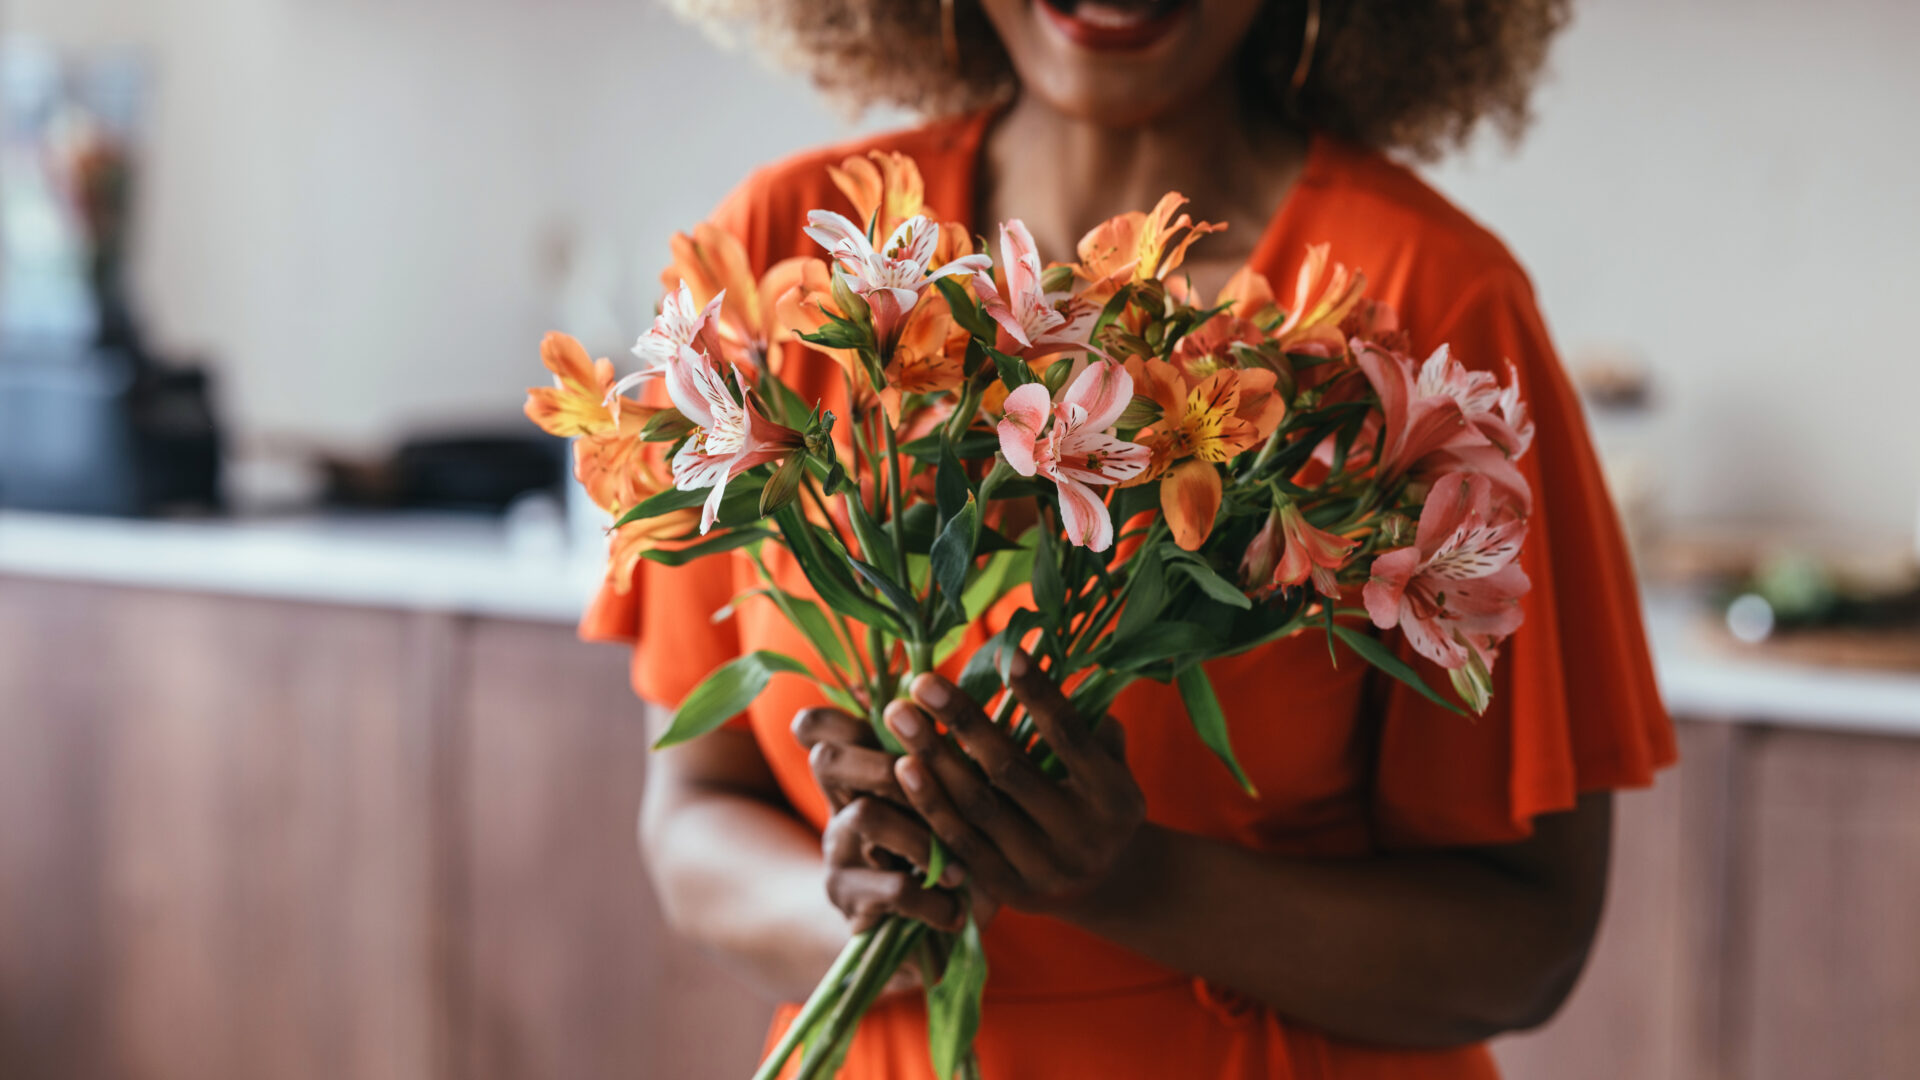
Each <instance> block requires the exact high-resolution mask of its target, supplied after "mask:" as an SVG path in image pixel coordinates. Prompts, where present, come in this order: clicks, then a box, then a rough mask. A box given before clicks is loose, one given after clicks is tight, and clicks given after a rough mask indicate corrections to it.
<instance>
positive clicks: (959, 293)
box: [933, 277, 998, 341]
mask: <svg viewBox="0 0 1920 1080" xmlns="http://www.w3.org/2000/svg"><path fill="white" fill-rule="evenodd" d="M933 284H934V287H935V288H937V289H939V290H940V295H941V296H943V297H945V298H946V301H947V310H949V311H951V312H953V321H954V322H957V323H959V324H960V326H961V328H962V329H964V330H966V332H967V333H969V334H972V335H973V336H974V337H977V338H981V339H983V340H985V341H992V340H994V339H995V338H996V337H997V336H998V335H997V334H996V332H995V330H994V325H995V324H994V321H993V319H992V318H990V317H989V316H988V315H987V313H986V312H984V311H982V310H980V305H978V304H976V303H974V301H973V297H972V296H969V295H968V294H967V287H966V286H965V285H962V284H961V283H960V281H959V279H958V278H952V277H943V278H940V279H939V280H937V281H935V282H934V283H933Z"/></svg>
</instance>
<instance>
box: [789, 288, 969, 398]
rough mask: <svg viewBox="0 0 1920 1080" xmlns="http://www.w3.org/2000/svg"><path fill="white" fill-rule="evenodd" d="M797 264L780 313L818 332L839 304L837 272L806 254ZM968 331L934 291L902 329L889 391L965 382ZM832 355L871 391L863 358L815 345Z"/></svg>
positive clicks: (807, 330)
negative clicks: (834, 277)
mask: <svg viewBox="0 0 1920 1080" xmlns="http://www.w3.org/2000/svg"><path fill="white" fill-rule="evenodd" d="M801 262H802V263H803V265H801V266H800V267H798V268H797V270H798V272H797V274H796V275H795V282H796V283H795V285H794V287H793V288H791V289H789V290H788V291H787V292H786V293H785V295H783V296H782V297H781V298H780V301H779V304H778V308H779V314H778V318H779V319H780V321H781V322H782V323H784V324H785V325H787V326H790V327H794V328H795V329H796V330H797V331H799V332H803V333H812V332H813V331H815V330H818V329H819V328H820V327H822V326H825V325H826V323H827V316H828V314H829V313H832V314H836V315H837V314H839V311H838V309H836V308H835V307H834V304H833V295H832V276H831V271H829V270H828V269H827V264H826V263H824V262H821V261H820V260H819V259H803V260H801ZM967 339H968V335H967V332H966V330H965V329H964V328H963V327H961V326H960V324H958V323H956V322H954V321H953V313H952V309H950V308H948V307H947V301H946V298H945V297H940V296H928V297H926V298H924V299H922V300H921V301H920V302H919V303H918V304H915V305H914V306H913V310H912V311H909V312H908V313H907V317H906V321H905V322H904V323H903V324H902V325H901V328H900V340H899V341H898V342H897V343H895V345H894V347H893V355H892V357H891V358H890V360H889V362H888V366H887V383H888V385H887V386H886V387H884V388H883V390H889V391H903V392H906V393H912V394H930V393H934V392H935V391H939V390H952V389H954V388H956V387H958V386H959V385H960V383H961V382H962V376H961V365H962V363H963V362H964V361H965V359H966V353H967ZM808 347H809V348H812V349H814V350H816V351H818V352H822V353H825V354H827V355H828V356H830V357H832V358H833V359H834V361H835V362H836V363H838V364H839V365H840V366H841V367H843V368H845V369H846V370H847V371H848V372H849V373H850V374H851V375H852V376H853V380H854V385H855V386H856V387H858V388H860V389H862V390H869V389H871V388H870V387H868V386H867V373H866V369H865V367H863V366H862V365H861V363H860V361H859V359H858V358H857V357H855V355H854V354H853V353H852V352H851V351H850V350H847V349H826V348H821V347H820V346H818V345H809V346H808Z"/></svg>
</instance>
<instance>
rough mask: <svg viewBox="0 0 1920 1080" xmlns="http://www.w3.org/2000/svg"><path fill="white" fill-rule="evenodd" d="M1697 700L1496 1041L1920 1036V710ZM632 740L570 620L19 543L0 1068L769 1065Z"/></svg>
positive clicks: (1625, 797) (119, 1075)
mask: <svg viewBox="0 0 1920 1080" xmlns="http://www.w3.org/2000/svg"><path fill="white" fill-rule="evenodd" d="M1680 736H1681V748H1682V755H1683V765H1682V766H1681V767H1680V768H1679V769H1676V770H1671V771H1669V772H1668V773H1666V774H1664V775H1663V776H1662V777H1661V779H1660V782H1659V784H1658V785H1657V786H1656V787H1655V788H1654V789H1652V790H1651V791H1648V792H1633V793H1625V794H1622V795H1621V796H1619V797H1618V799H1617V800H1616V806H1617V822H1618V824H1617V830H1616V842H1615V869H1614V875H1613V884H1612V888H1611V893H1610V896H1609V902H1608V909H1607V914H1606V919H1605V922H1604V924H1603V927H1602V931H1601V936H1600V940H1599V943H1598V946H1597V949H1596V952H1595V955H1594V957H1593V960H1592V962H1591V964H1590V966H1589V969H1588V971H1587V973H1586V975H1585V977H1584V978H1583V980H1582V982H1581V985H1580V987H1579V988H1578V989H1577V990H1576V992H1575V995H1574V997H1573V999H1572V1001H1571V1002H1570V1004H1569V1005H1568V1007H1567V1008H1566V1009H1565V1010H1563V1012H1562V1013H1561V1015H1560V1016H1559V1017H1557V1018H1556V1019H1555V1020H1554V1021H1553V1022H1552V1023H1550V1024H1548V1025H1547V1026H1546V1027H1545V1028H1543V1029H1542V1030H1541V1031H1538V1032H1533V1033H1529V1034H1526V1035H1522V1036H1517V1037H1514V1038H1510V1039H1506V1040H1502V1041H1501V1042H1500V1043H1499V1044H1498V1045H1497V1046H1496V1053H1497V1054H1498V1055H1499V1057H1500V1058H1501V1060H1502V1062H1503V1065H1504V1067H1505V1068H1506V1070H1507V1073H1508V1076H1509V1078H1510V1080H1615V1078H1619V1077H1634V1078H1635V1080H1733V1078H1742V1080H1745V1078H1752V1080H1787V1078H1791V1080H1825V1078H1833V1080H1841V1078H1847V1080H1852V1078H1857V1077H1866V1078H1880V1077H1908V1076H1920V739H1898V738H1885V737H1880V738H1870V737H1864V736H1855V735H1846V734H1838V733H1823V732H1814V731H1801V730H1794V731H1788V730H1779V729H1769V728H1764V727H1755V726H1747V725H1740V724H1728V723H1720V722H1696V723H1683V724H1682V725H1681V732H1680ZM646 756H647V752H646V747H645V739H644V735H643V733H642V731H641V724H640V719H639V716H638V706H637V704H636V702H635V700H634V698H633V697H632V694H631V692H630V691H629V690H628V688H627V672H626V662H625V657H624V656H622V655H621V654H620V652H619V650H614V649H606V648H590V647H586V646H582V645H581V644H579V643H578V642H577V641H576V640H575V639H574V636H573V634H572V632H571V630H570V629H569V628H567V627H563V626H555V625H547V624H535V623H524V622H514V621H508V620H493V619H479V620H476V619H468V618H460V617H454V616H448V615H440V614H421V613H409V612H399V611H379V610H366V609H356V608H346V607H327V606H323V605H312V604H300V603H291V602H274V601H263V600H246V599H232V598H221V597H212V596H203V595H191V594H179V593H165V592H153V591H143V590H138V589H125V588H114V587H107V586H95V585H82V584H69V583H54V582H44V581H33V580H25V579H14V578H6V577H0V1077H4V1078H5V1080H175V1078H178V1080H229V1078H231V1080H301V1078H308V1077H311V1078H314V1080H320V1078H323V1077H324V1078H326V1080H360V1078H376V1080H387V1078H396V1080H398V1078H405V1080H416V1078H435V1080H468V1078H474V1080H519V1078H527V1080H571V1078H576V1077H577V1078H581V1080H598V1078H603V1077H637V1078H655V1077H658V1078H662V1080H704V1078H708V1077H714V1078H719V1080H726V1078H730V1077H733V1078H737V1077H741V1076H745V1075H747V1073H748V1072H749V1071H750V1067H751V1062H752V1060H753V1058H754V1056H755V1054H756V1052H757V1051H758V1049H759V1046H760V1041H761V1037H762V1034H763V1032H764V1030H765V1024H766V1018H767V1013H768V1009H767V1007H766V1006H765V1005H764V1004H762V1003H760V1002H758V1001H756V1000H755V999H754V998H753V996H752V995H751V993H750V992H749V991H748V990H747V989H746V988H745V987H744V986H743V985H742V984H740V983H738V982H737V981H735V980H734V979H733V978H731V977H730V976H728V975H727V974H726V973H725V972H724V971H722V970H721V969H720V968H719V967H718V966H716V965H715V964H713V963H712V962H710V961H709V960H708V959H707V958H705V957H703V956H702V955H700V954H699V953H698V952H696V951H695V950H693V949H691V948H690V947H688V946H687V945H685V944H684V943H682V942H679V941H677V940H675V939H674V938H673V937H672V936H671V935H670V934H669V933H668V932H667V931H666V929H665V928H664V926H663V925H662V923H661V920H660V917H659V914H658V911H657V909H656V908H655V906H654V901H653V897H652V895H651V892H650V890H649V889H648V887H647V882H646V880H645V876H644V874H643V872H642V870H641V867H640V863H639V860H638V859H637V858H636V857H635V852H634V814H635V811H636V809H637V808H638V805H639V799H640V788H641V784H642V782H643V778H644V771H645V765H646Z"/></svg>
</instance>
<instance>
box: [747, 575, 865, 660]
mask: <svg viewBox="0 0 1920 1080" xmlns="http://www.w3.org/2000/svg"><path fill="white" fill-rule="evenodd" d="M767 591H768V592H769V593H773V594H776V595H774V597H773V599H774V600H775V601H776V602H777V603H779V604H780V605H781V608H782V610H783V611H784V612H785V613H786V615H787V618H788V620H789V621H791V622H792V623H793V624H794V625H795V626H798V627H799V628H800V632H801V633H803V634H805V635H807V641H808V642H810V643H811V644H812V645H813V648H814V651H815V652H818V653H819V654H820V655H821V657H822V658H824V659H825V660H826V661H827V663H829V664H832V665H833V666H834V667H837V668H844V667H846V666H847V650H846V649H845V648H844V647H843V646H842V645H841V644H840V638H839V637H838V636H836V635H835V634H834V632H833V623H832V621H831V620H829V619H828V618H827V613H826V612H824V611H822V610H820V605H819V604H816V603H814V602H813V601H811V600H808V599H805V598H804V597H799V596H795V595H793V594H792V593H790V592H787V591H786V590H784V589H779V588H776V587H774V586H768V587H767Z"/></svg>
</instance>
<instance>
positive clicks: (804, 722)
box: [793, 708, 907, 811]
mask: <svg viewBox="0 0 1920 1080" xmlns="http://www.w3.org/2000/svg"><path fill="white" fill-rule="evenodd" d="M793 734H794V738H796V739H798V740H799V742H800V745H801V746H804V747H807V748H808V753H807V762H808V764H809V765H810V766H812V768H813V778H814V781H815V782H816V783H818V784H819V785H820V790H821V791H822V792H824V793H825V794H826V796H827V803H828V805H830V806H831V807H832V808H833V809H834V810H836V811H838V810H840V809H841V808H843V807H845V806H846V805H847V804H849V803H851V802H852V801H854V800H855V799H857V798H859V797H860V796H862V795H874V796H878V797H879V798H882V799H886V800H889V801H891V802H894V803H898V804H899V805H901V806H905V805H906V804H907V797H906V795H905V794H904V793H902V792H901V790H900V785H899V783H898V781H896V780H895V779H894V776H893V755H891V754H888V753H887V752H885V751H884V750H881V749H879V748H878V747H876V746H875V745H874V739H873V730H872V729H871V728H869V727H868V726H867V724H866V722H865V721H862V720H856V719H854V718H853V717H851V716H848V715H847V714H846V713H843V712H840V711H839V710H838V709H827V708H815V709H802V710H801V711H800V712H799V713H798V714H797V715H795V716H794V718H793Z"/></svg>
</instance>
